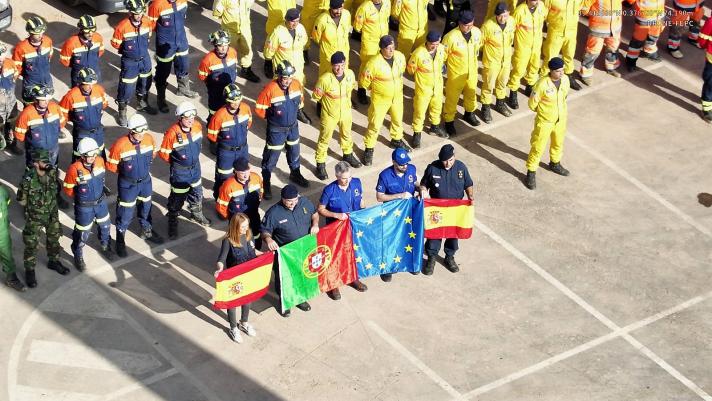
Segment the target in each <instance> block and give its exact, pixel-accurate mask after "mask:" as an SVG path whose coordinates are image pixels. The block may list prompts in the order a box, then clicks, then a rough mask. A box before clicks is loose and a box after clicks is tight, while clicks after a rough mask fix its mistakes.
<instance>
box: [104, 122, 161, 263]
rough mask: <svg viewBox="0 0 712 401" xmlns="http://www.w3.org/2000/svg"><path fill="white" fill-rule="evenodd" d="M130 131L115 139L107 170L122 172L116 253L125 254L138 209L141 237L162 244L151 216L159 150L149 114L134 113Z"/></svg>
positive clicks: (120, 175)
mask: <svg viewBox="0 0 712 401" xmlns="http://www.w3.org/2000/svg"><path fill="white" fill-rule="evenodd" d="M128 128H129V133H128V134H127V135H124V136H122V137H119V139H117V140H116V142H114V144H113V145H112V146H111V149H110V150H109V158H108V159H107V164H106V169H107V170H109V171H111V172H114V173H118V175H119V178H118V185H117V186H118V187H119V193H118V197H117V200H116V254H117V255H118V256H119V257H122V258H123V257H125V256H126V255H127V254H126V242H125V239H124V237H125V235H126V230H127V229H128V228H129V225H130V224H131V221H132V220H133V215H134V209H138V221H139V224H140V225H141V233H140V234H139V237H141V238H142V239H145V240H146V241H149V242H152V243H154V244H162V243H163V238H161V237H160V236H159V235H158V233H157V232H155V231H153V224H152V218H151V195H152V194H153V185H152V181H151V164H152V163H153V158H154V157H155V156H156V153H157V152H158V146H156V144H155V142H154V141H153V136H151V134H149V133H148V122H147V121H146V117H144V116H142V115H140V114H134V115H133V116H131V118H130V119H129V122H128Z"/></svg>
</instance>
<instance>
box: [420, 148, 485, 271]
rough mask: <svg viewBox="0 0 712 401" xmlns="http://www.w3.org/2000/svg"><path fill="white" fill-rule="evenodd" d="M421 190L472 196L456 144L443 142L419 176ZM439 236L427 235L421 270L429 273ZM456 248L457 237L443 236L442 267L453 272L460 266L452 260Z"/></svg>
mask: <svg viewBox="0 0 712 401" xmlns="http://www.w3.org/2000/svg"><path fill="white" fill-rule="evenodd" d="M420 193H421V194H423V196H424V195H425V194H426V193H428V194H429V195H430V197H431V198H434V199H462V195H463V193H464V194H465V195H466V196H467V199H469V200H470V201H472V200H473V182H472V178H471V177H470V172H469V171H468V170H467V166H465V164H464V163H463V162H461V161H459V160H455V148H454V147H453V146H452V145H450V144H447V145H443V147H442V148H440V152H439V153H438V160H435V161H434V162H432V163H430V164H429V165H428V167H427V168H426V169H425V173H424V174H423V178H422V179H421V180H420ZM441 243H442V239H427V240H426V241H425V254H426V255H427V257H428V260H427V262H426V263H425V266H423V274H425V275H427V276H429V275H431V274H433V270H434V269H435V257H436V256H437V254H438V252H440V244H441ZM457 249H458V240H457V238H446V239H445V268H446V269H448V270H449V271H451V272H452V273H456V272H458V271H459V270H460V268H459V267H458V266H457V263H456V262H455V252H457Z"/></svg>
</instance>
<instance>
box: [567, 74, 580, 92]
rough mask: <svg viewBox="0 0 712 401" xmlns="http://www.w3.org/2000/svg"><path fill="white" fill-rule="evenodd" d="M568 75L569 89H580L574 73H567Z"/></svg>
mask: <svg viewBox="0 0 712 401" xmlns="http://www.w3.org/2000/svg"><path fill="white" fill-rule="evenodd" d="M568 77H569V86H570V87H571V89H573V90H575V91H578V90H581V85H579V83H578V81H576V78H574V74H568Z"/></svg>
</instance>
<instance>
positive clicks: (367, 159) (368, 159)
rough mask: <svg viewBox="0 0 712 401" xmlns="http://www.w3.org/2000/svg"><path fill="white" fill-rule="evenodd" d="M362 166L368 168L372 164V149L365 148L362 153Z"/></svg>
mask: <svg viewBox="0 0 712 401" xmlns="http://www.w3.org/2000/svg"><path fill="white" fill-rule="evenodd" d="M363 164H364V165H366V166H370V165H372V164H373V148H366V150H364V152H363Z"/></svg>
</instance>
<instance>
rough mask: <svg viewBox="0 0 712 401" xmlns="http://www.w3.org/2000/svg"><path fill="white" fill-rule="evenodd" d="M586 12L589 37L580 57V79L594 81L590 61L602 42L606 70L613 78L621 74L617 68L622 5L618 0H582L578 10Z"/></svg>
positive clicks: (594, 57)
mask: <svg viewBox="0 0 712 401" xmlns="http://www.w3.org/2000/svg"><path fill="white" fill-rule="evenodd" d="M581 13H582V14H583V15H588V29H589V30H590V32H589V34H588V39H587V40H586V52H585V54H584V56H583V60H582V61H581V71H580V75H581V81H582V82H583V83H584V84H586V85H591V84H593V64H594V63H595V62H596V59H597V58H598V55H599V54H601V50H602V49H603V47H604V46H605V48H606V50H605V54H604V57H605V59H606V60H605V61H606V72H607V73H608V74H609V75H611V76H614V77H616V78H620V76H621V74H620V73H619V72H618V71H616V69H617V68H618V67H619V66H620V64H621V60H620V55H619V54H618V46H620V43H621V25H622V21H623V7H622V4H621V1H620V0H584V3H583V8H582V10H581Z"/></svg>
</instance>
